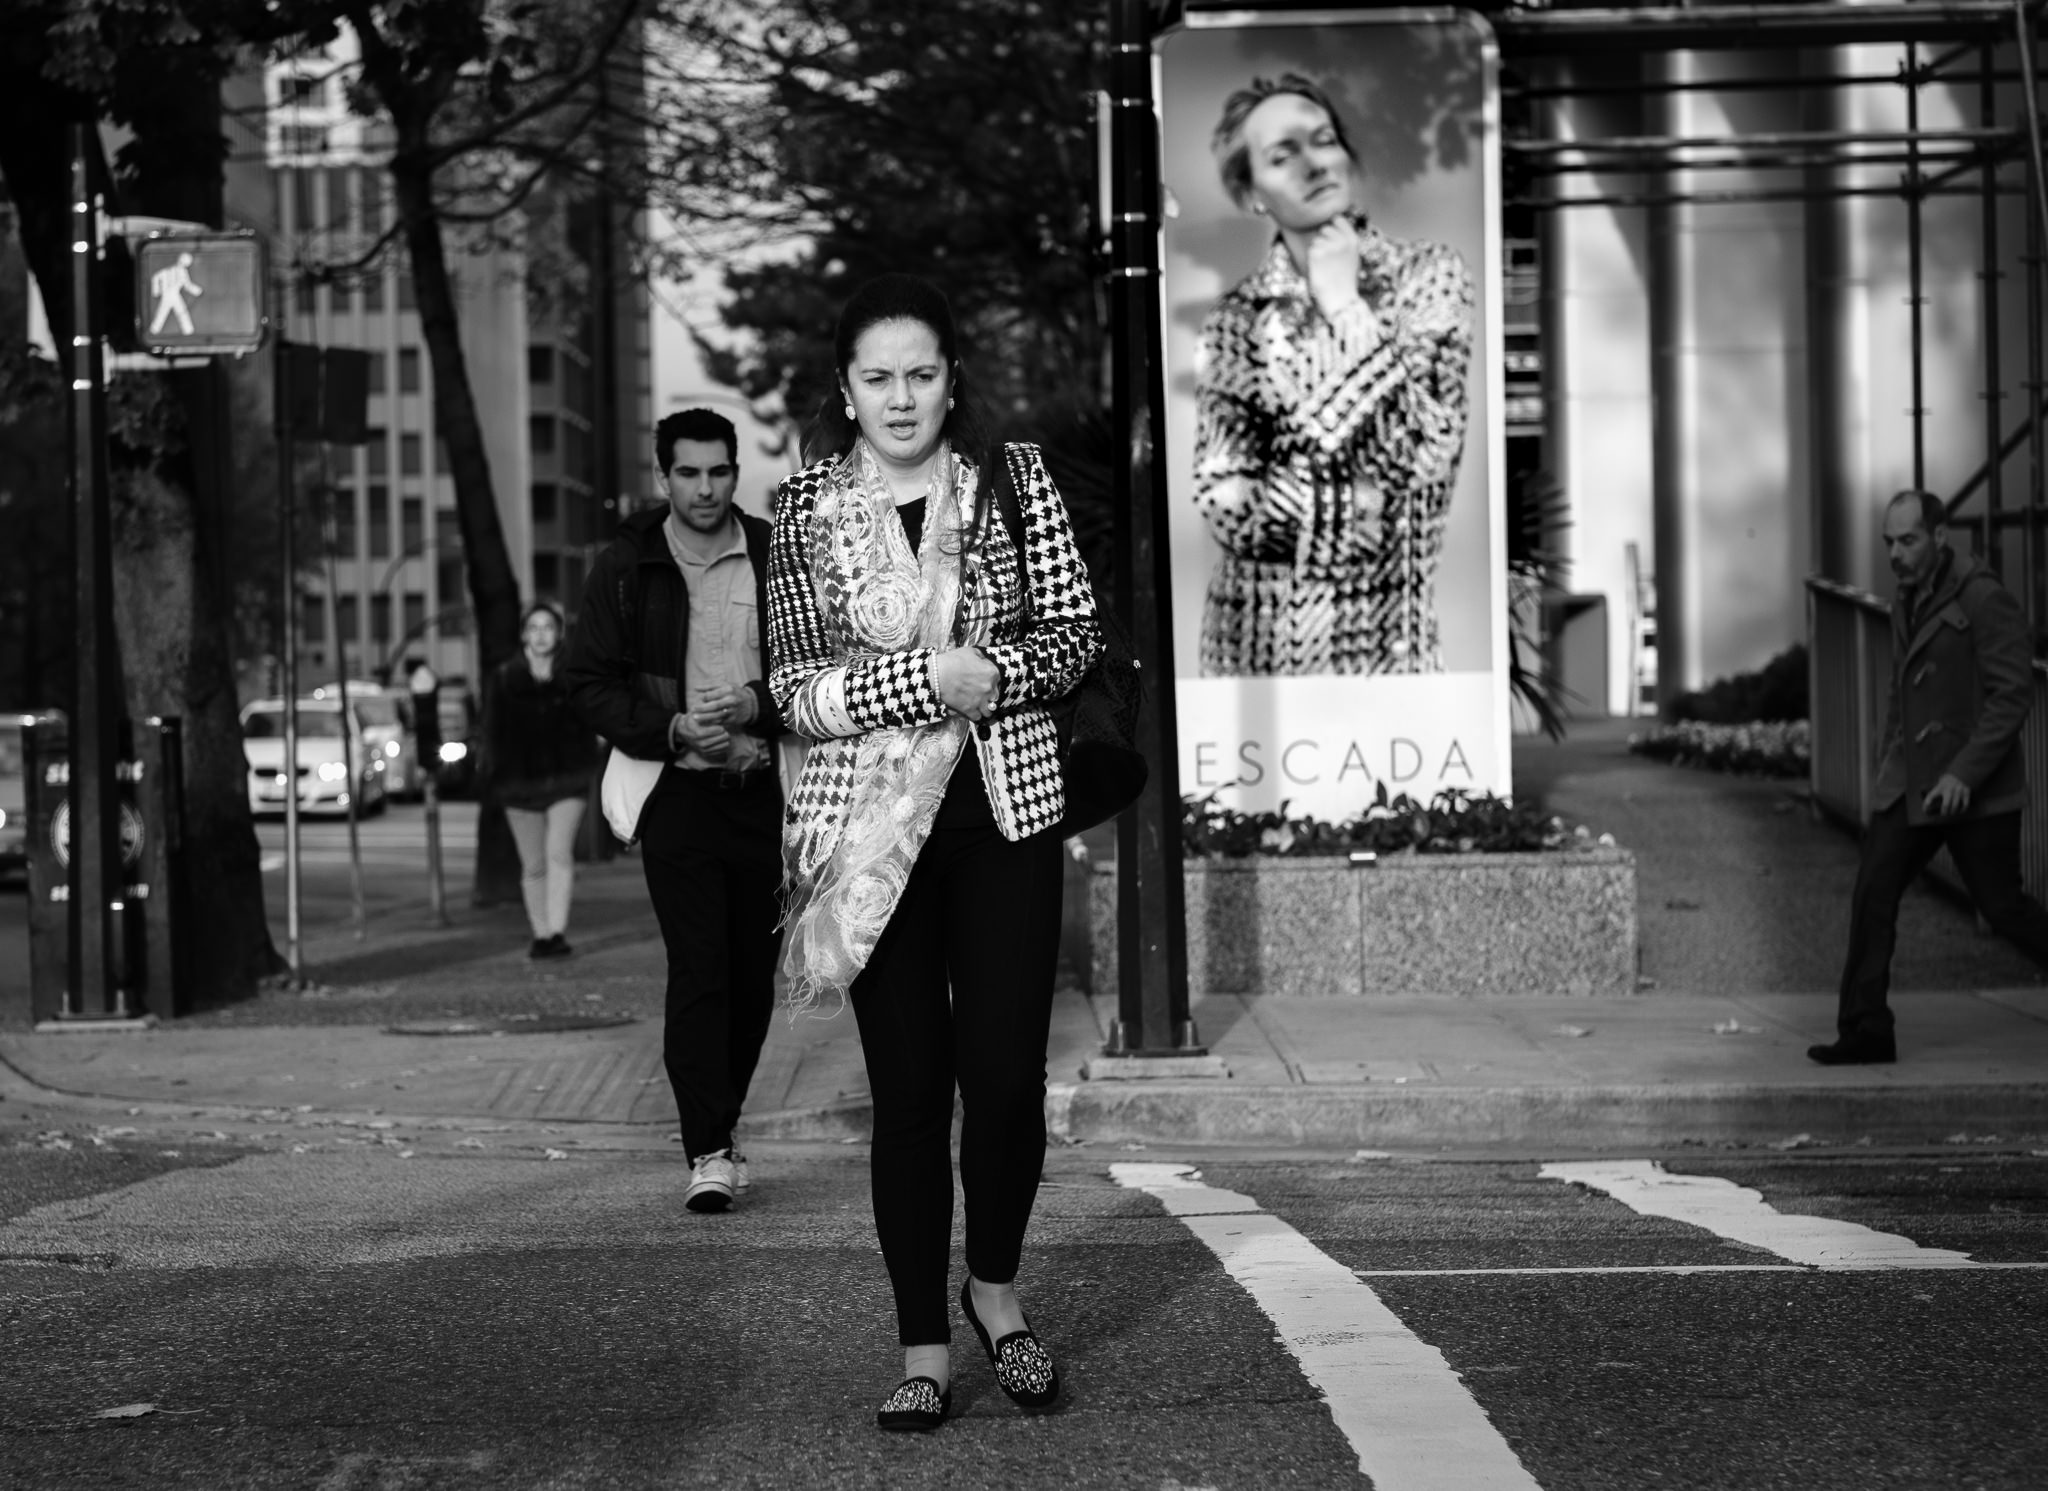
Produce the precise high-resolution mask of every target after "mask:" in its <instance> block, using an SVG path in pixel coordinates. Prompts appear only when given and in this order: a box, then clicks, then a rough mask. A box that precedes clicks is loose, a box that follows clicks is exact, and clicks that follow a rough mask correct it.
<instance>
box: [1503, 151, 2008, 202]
mask: <svg viewBox="0 0 2048 1491" xmlns="http://www.w3.org/2000/svg"><path fill="white" fill-rule="evenodd" d="M1843 164H1855V162H1853V161H1851V162H1843ZM1979 190H1981V188H1979V187H1974V186H1967V187H1948V188H1945V189H1943V190H1941V191H1938V192H1927V193H1925V195H1926V196H1929V197H1974V196H1976V195H1977V193H1978V192H1979ZM2025 191H2026V188H2025V187H2022V186H2010V187H2001V188H1999V194H2000V195H2001V196H2008V197H2016V196H2020V195H2023V194H2024V193H2025ZM1898 195H1899V188H1898V187H1896V186H1842V187H1835V188H1833V189H1832V190H1828V191H1820V192H1814V191H1805V190H1793V189H1790V188H1788V189H1786V190H1784V191H1771V190H1767V189H1762V190H1757V191H1720V192H1675V193H1674V192H1617V193H1611V194H1609V195H1607V196H1603V197H1570V198H1562V199H1559V200H1555V201H1553V200H1551V199H1550V198H1547V197H1510V198H1508V199H1507V200H1506V201H1505V202H1504V203H1503V204H1502V205H1503V206H1507V207H1516V208H1524V207H1526V208H1530V209H1532V210H1535V211H1539V212H1541V211H1547V210H1550V209H1553V208H1566V207H1736V206H1742V205H1745V204H1748V203H1751V202H1813V201H1829V200H1839V199H1842V198H1846V197H1886V198H1891V197H1896V196H1898Z"/></svg>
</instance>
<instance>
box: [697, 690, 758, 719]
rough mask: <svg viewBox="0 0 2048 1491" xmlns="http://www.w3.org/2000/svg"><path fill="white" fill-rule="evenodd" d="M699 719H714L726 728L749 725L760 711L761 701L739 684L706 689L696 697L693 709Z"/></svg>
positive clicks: (752, 692) (751, 691)
mask: <svg viewBox="0 0 2048 1491" xmlns="http://www.w3.org/2000/svg"><path fill="white" fill-rule="evenodd" d="M693 713H695V714H696V716H697V718H698V719H700V720H714V721H716V722H717V723H719V724H721V725H723V726H725V727H726V728H727V729H728V730H732V729H736V728H739V727H741V726H745V725H751V724H753V723H754V719H755V717H756V716H757V715H759V714H760V713H761V701H760V700H759V699H757V698H755V697H754V691H753V690H752V689H750V688H747V687H745V686H744V685H741V684H729V685H727V686H726V687H724V688H717V689H707V690H705V691H704V692H703V693H702V694H700V695H698V697H697V707H696V709H695V710H694V711H693Z"/></svg>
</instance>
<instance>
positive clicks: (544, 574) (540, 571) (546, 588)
mask: <svg viewBox="0 0 2048 1491" xmlns="http://www.w3.org/2000/svg"><path fill="white" fill-rule="evenodd" d="M561 585H562V562H561V560H560V559H558V558H557V557H556V556H554V555H553V554H536V555H534V556H533V593H534V594H535V595H545V596H549V597H552V596H553V595H554V594H555V592H556V591H558V590H559V589H561Z"/></svg>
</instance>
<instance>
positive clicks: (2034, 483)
mask: <svg viewBox="0 0 2048 1491" xmlns="http://www.w3.org/2000/svg"><path fill="white" fill-rule="evenodd" d="M2012 19H2013V41H2014V43H2015V47H2016V50H2017V53H2018V57H2019V67H2020V72H2021V73H2022V74H2023V75H2024V77H2025V79H2026V81H2025V82H2024V83H2022V84H2021V86H2020V104H2021V107H2022V108H2023V109H2024V110H2025V111H2026V116H2027V164H2028V166H2029V168H2030V169H2029V170H2028V173H2027V176H2028V185H2029V187H2030V188H2031V189H2032V191H2031V195H2032V197H2033V207H2034V210H2033V211H2032V212H2029V213H2028V214H2027V253H2026V271H2027V380H2026V387H2027V400H2028V402H2029V403H2030V404H2032V405H2033V406H2034V408H2035V410H2036V411H2037V412H2036V417H2035V418H2033V419H2031V420H2029V421H2028V422H2027V431H2028V441H2027V445H2028V451H2027V456H2028V460H2029V461H2030V462H2031V463H2032V466H2033V472H2032V480H2031V481H2030V482H2029V484H2028V492H2027V516H2028V519H2029V521H2028V523H2027V525H2026V528H2025V530H2024V534H2025V549H2024V554H2023V561H2022V565H2021V571H2022V579H2023V582H2024V584H2025V587H2026V595H2027V620H2028V621H2029V622H2031V623H2032V624H2033V627H2034V629H2035V631H2036V633H2037V634H2038V632H2039V630H2040V628H2041V625H2042V622H2043V620H2044V615H2043V613H2044V611H2048V604H2044V600H2043V596H2042V591H2041V579H2042V568H2043V555H2042V542H2041V541H2042V532H2041V501H2042V497H2041V475H2042V463H2043V458H2044V454H2048V452H2044V449H2043V443H2042V438H2041V420H2040V418H2039V415H2038V411H2039V409H2040V406H2041V394H2042V388H2043V384H2042V377H2041V255H2042V253H2043V250H2044V248H2048V188H2044V186H2043V181H2044V177H2048V171H2044V170H2043V167H2042V162H2041V100H2040V97H2039V95H2038V94H2037V93H2036V91H2035V82H2034V32H2033V28H2032V26H2030V25H2029V24H2028V21H2027V7H2026V4H2025V0H2013V7H2012Z"/></svg>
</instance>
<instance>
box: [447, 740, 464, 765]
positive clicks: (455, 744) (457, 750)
mask: <svg viewBox="0 0 2048 1491" xmlns="http://www.w3.org/2000/svg"><path fill="white" fill-rule="evenodd" d="M468 754H469V747H468V746H467V745H465V744H463V742H461V741H459V740H444V741H442V742H441V764H442V765H443V766H453V765H454V764H455V763H456V762H458V761H460V760H461V759H462V758H463V757H464V756H467V755H468Z"/></svg>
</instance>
